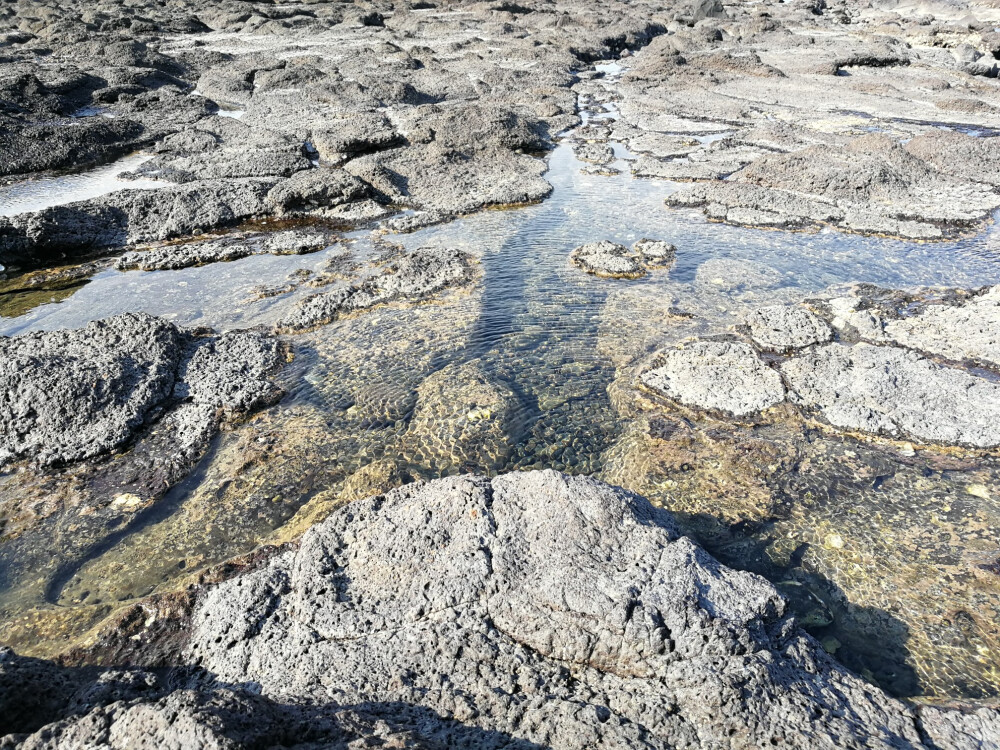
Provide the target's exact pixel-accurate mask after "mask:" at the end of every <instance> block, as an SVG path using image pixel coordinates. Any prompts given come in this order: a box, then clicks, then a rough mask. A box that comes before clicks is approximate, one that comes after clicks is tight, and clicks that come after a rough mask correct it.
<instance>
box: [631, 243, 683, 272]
mask: <svg viewBox="0 0 1000 750" xmlns="http://www.w3.org/2000/svg"><path fill="white" fill-rule="evenodd" d="M632 250H633V252H636V253H638V254H639V257H641V258H642V261H643V263H645V264H646V265H647V266H672V265H673V264H674V261H675V260H676V259H677V248H676V247H674V246H673V245H671V244H670V243H669V242H664V241H663V240H647V239H641V240H639V241H638V242H636V243H635V244H634V245H632Z"/></svg>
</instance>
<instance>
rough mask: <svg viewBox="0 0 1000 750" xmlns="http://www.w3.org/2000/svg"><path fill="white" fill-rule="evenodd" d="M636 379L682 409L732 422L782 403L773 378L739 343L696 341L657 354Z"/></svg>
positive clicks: (781, 391) (782, 391)
mask: <svg viewBox="0 0 1000 750" xmlns="http://www.w3.org/2000/svg"><path fill="white" fill-rule="evenodd" d="M641 379H642V383H643V384H644V385H645V386H647V387H648V388H651V389H653V390H654V391H656V392H657V393H660V394H662V395H664V396H666V397H668V398H671V399H674V400H676V401H680V402H681V403H682V404H686V405H688V406H697V407H699V408H702V409H714V410H718V411H723V412H727V413H729V414H733V415H734V416H737V417H741V416H747V415H749V414H753V413H755V412H759V411H761V410H763V409H767V408H768V407H771V406H774V405H775V404H777V403H779V402H781V401H783V400H784V398H785V387H784V386H783V385H782V384H781V377H780V376H779V375H778V373H777V372H776V371H775V370H772V369H771V368H770V367H768V366H767V365H765V364H764V363H763V362H762V361H761V360H760V359H759V358H758V357H757V354H756V352H754V350H753V348H751V347H750V346H749V345H747V344H744V343H740V342H726V341H696V342H694V343H691V344H686V345H684V346H683V347H679V348H677V349H668V350H666V351H662V352H660V353H659V354H658V355H657V357H656V359H655V360H654V367H653V369H651V370H648V371H647V372H645V373H643V374H642V376H641Z"/></svg>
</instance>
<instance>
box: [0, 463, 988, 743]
mask: <svg viewBox="0 0 1000 750" xmlns="http://www.w3.org/2000/svg"><path fill="white" fill-rule="evenodd" d="M184 658H185V659H186V660H189V661H190V662H191V663H192V664H193V665H196V667H194V668H192V669H190V670H188V671H187V673H186V674H187V678H186V679H185V678H184V673H179V674H178V675H177V676H176V677H175V678H174V679H173V682H174V683H175V684H174V685H167V684H166V683H165V681H162V680H160V679H158V678H157V676H156V675H155V674H152V673H149V672H144V671H142V670H107V671H103V672H98V671H97V670H94V671H91V672H89V673H88V672H87V671H85V670H77V671H72V670H64V669H62V668H59V667H55V666H53V665H51V664H47V663H45V662H39V661H38V660H31V659H22V658H20V657H17V656H15V655H14V654H12V653H11V652H9V651H6V652H4V653H3V654H2V658H0V684H3V686H4V687H5V688H6V689H5V690H4V691H3V695H4V696H5V698H4V700H5V701H6V704H7V706H8V707H11V708H13V707H16V708H17V710H16V711H12V712H5V715H9V716H11V717H12V719H11V720H10V723H9V725H8V727H6V728H5V731H6V730H10V731H13V732H20V733H22V734H21V735H12V736H10V737H8V738H7V740H5V742H6V743H8V744H11V743H12V742H17V741H20V742H23V746H24V747H31V748H45V747H56V746H59V745H60V743H65V742H71V741H72V742H77V743H80V744H90V743H97V742H106V743H108V744H110V745H111V746H115V747H117V746H120V745H124V743H127V742H135V741H138V740H139V738H144V737H150V738H151V737H154V736H155V737H156V739H157V741H158V743H160V744H165V743H169V742H173V743H178V744H185V743H190V742H198V743H202V744H208V743H212V744H215V743H218V744H219V745H220V746H225V747H232V746H235V747H246V746H250V745H252V744H254V743H260V742H273V741H275V740H274V739H273V738H274V737H275V736H276V735H277V734H281V736H285V735H284V734H283V733H281V730H282V729H285V728H287V729H289V730H290V729H291V727H298V728H299V730H298V731H292V732H291V739H292V742H291V745H292V746H299V745H301V744H302V743H316V742H322V743H324V744H326V745H327V746H332V747H348V746H354V745H348V742H349V741H350V740H352V739H357V738H365V739H366V741H367V742H368V743H369V744H370V743H371V742H372V741H376V738H383V739H391V740H392V741H393V742H395V743H396V745H397V746H400V747H410V746H419V747H439V746H440V747H444V746H455V745H456V744H458V745H461V746H463V747H481V748H487V747H489V748H495V747H500V746H503V747H517V748H525V749H527V748H535V747H553V748H593V747H602V748H603V747H622V746H626V745H627V746H629V747H645V748H671V747H677V746H686V747H695V748H699V747H704V748H709V747H731V746H740V747H760V746H763V745H767V746H773V747H786V748H798V747H803V746H805V745H808V746H809V747H817V748H859V749H860V748H868V747H902V746H905V747H912V748H935V747H950V748H956V749H960V750H961V749H964V748H969V749H970V750H971V749H972V748H981V747H984V746H988V745H989V743H990V742H995V741H996V740H997V739H998V738H1000V716H998V714H997V712H996V711H995V710H990V709H980V710H979V711H978V712H976V713H970V714H960V713H957V712H955V711H953V710H952V711H948V710H943V709H937V708H932V707H923V708H919V709H916V708H912V707H909V706H907V705H905V704H903V703H901V702H899V701H896V700H894V699H892V698H890V697H888V696H887V695H885V694H884V693H882V692H881V691H880V690H879V689H878V688H875V687H873V686H871V685H868V684H866V683H864V682H863V681H862V680H861V679H860V678H858V677H856V676H855V675H853V674H852V673H850V672H848V671H847V670H845V669H844V668H843V667H841V666H840V665H838V664H837V663H836V662H834V661H833V660H832V659H831V658H830V657H829V656H828V655H827V654H826V653H825V652H824V651H823V650H822V649H821V648H820V646H819V644H818V643H817V642H816V641H815V640H813V639H812V638H811V637H809V636H807V635H805V634H804V633H803V632H802V631H800V630H798V628H797V627H796V625H795V623H794V621H793V620H792V619H791V618H789V617H788V616H787V615H786V605H785V602H784V600H783V598H782V596H781V595H780V594H779V593H778V592H777V591H776V590H775V589H774V588H773V587H772V586H771V585H770V584H769V583H767V582H766V581H764V579H762V578H760V577H758V576H755V575H753V574H749V573H743V572H738V571H734V570H730V569H728V568H726V567H725V566H723V565H721V564H720V563H718V562H717V561H716V560H714V559H713V558H712V557H711V556H710V555H708V554H707V553H706V552H705V551H704V550H702V549H701V548H699V547H698V546H697V545H695V544H694V543H693V542H691V541H690V540H689V539H687V538H685V537H682V536H680V535H679V532H678V530H677V527H676V525H675V522H674V520H673V519H672V517H671V516H670V514H669V513H667V512H666V511H663V510H659V509H656V508H654V507H653V506H651V505H650V504H649V503H648V502H646V501H645V500H644V499H642V498H641V497H639V496H637V495H633V494H631V493H628V492H625V491H623V490H620V489H617V488H614V487H611V486H609V485H604V484H601V483H599V482H597V481H595V480H592V479H587V478H582V477H577V478H573V477H568V476H565V475H562V474H558V473H556V472H552V471H544V472H528V473H523V474H509V475H504V476H500V477H497V478H496V479H493V480H492V481H491V480H487V479H484V478H477V477H471V476H464V477H455V478H449V479H441V480H437V481H435V482H431V483H426V484H421V483H418V484H414V485H407V486H404V487H401V488H400V489H397V490H393V491H391V492H389V493H387V494H385V495H381V496H378V497H375V498H371V499H368V500H361V501H357V502H355V503H352V504H351V505H348V506H346V507H344V508H342V509H340V510H338V511H336V512H335V513H334V514H333V515H332V516H331V517H330V518H329V519H327V520H326V521H325V522H323V523H321V524H319V525H318V526H316V527H314V528H313V529H311V530H310V531H309V532H307V534H306V535H305V537H304V538H303V539H302V543H301V545H300V546H299V547H298V549H295V550H291V551H288V552H285V553H283V554H280V555H278V556H277V557H274V558H272V559H271V560H270V561H269V562H265V563H264V564H263V566H262V567H260V568H259V569H258V570H255V571H253V572H249V573H247V574H245V575H242V576H239V577H237V578H235V579H233V580H231V581H228V582H224V583H222V584H220V585H218V586H217V587H215V588H213V589H211V590H209V592H208V593H207V594H206V595H205V596H204V597H203V599H202V601H201V603H200V604H199V605H198V606H197V608H196V610H195V612H194V615H193V620H192V622H191V625H190V635H189V642H188V646H187V648H186V651H185V657H184ZM95 672H97V673H96V674H95ZM185 682H186V683H187V684H185ZM42 683H44V684H45V685H46V686H47V690H46V692H45V694H44V695H45V699H44V700H30V699H29V696H32V695H37V692H35V690H34V689H33V688H34V687H35V686H37V685H40V684H42ZM178 684H179V688H178V687H177V685H178ZM28 733H31V734H30V735H29V736H27V737H25V736H24V734H28ZM983 743H986V745H984V744H983ZM283 744H286V745H287V744H289V743H288V742H287V741H286V742H284V743H283Z"/></svg>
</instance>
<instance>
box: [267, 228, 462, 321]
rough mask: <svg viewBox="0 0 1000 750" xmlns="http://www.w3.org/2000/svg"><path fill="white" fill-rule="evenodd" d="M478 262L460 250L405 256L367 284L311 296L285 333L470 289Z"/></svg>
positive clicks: (294, 314)
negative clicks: (380, 307)
mask: <svg viewBox="0 0 1000 750" xmlns="http://www.w3.org/2000/svg"><path fill="white" fill-rule="evenodd" d="M475 277H476V262H475V260H474V259H473V258H472V256H471V255H469V254H468V253H465V252H463V251H460V250H449V249H434V248H422V249H420V250H414V251H413V252H411V253H407V254H406V255H403V256H401V257H400V258H398V259H396V260H394V261H392V262H391V263H389V265H388V266H387V267H386V269H385V272H384V273H383V274H381V275H378V276H372V277H370V278H368V279H366V280H364V281H361V282H358V283H355V284H352V285H350V286H346V287H341V288H339V289H335V290H334V291H331V292H323V293H321V294H316V295H313V296H311V297H307V298H306V299H304V300H303V301H302V302H301V303H299V305H298V307H297V308H296V309H295V310H294V311H293V312H292V313H290V314H289V315H288V316H287V317H286V318H285V319H284V320H282V321H281V322H280V323H279V324H278V327H279V329H281V330H286V331H296V330H305V329H309V328H316V327H318V326H321V325H325V324H326V323H330V322H332V321H334V320H336V319H337V318H338V317H339V316H341V315H347V314H350V313H353V312H359V311H362V310H368V309H371V308H373V307H376V306H378V305H384V304H388V303H390V302H409V303H416V302H424V301H427V300H429V299H431V298H432V297H433V296H434V295H437V294H440V293H442V292H444V291H446V290H449V289H461V288H463V287H466V286H468V285H469V284H470V283H471V282H472V280H473V279H474V278H475Z"/></svg>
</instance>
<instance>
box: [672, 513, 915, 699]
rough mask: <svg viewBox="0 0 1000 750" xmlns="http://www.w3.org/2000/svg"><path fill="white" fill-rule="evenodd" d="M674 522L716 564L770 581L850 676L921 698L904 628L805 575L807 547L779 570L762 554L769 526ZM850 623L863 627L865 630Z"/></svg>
mask: <svg viewBox="0 0 1000 750" xmlns="http://www.w3.org/2000/svg"><path fill="white" fill-rule="evenodd" d="M677 517H678V522H679V523H680V525H681V528H682V529H684V530H686V531H687V532H688V533H689V534H690V535H691V536H692V537H694V538H695V539H696V540H697V541H698V543H699V544H701V545H702V546H703V547H705V549H707V550H708V551H709V552H710V553H711V554H712V555H713V556H714V557H715V558H716V559H718V560H719V561H720V562H722V563H723V564H725V565H728V566H729V567H732V568H736V569H739V570H748V571H750V572H752V573H756V574H758V575H760V576H763V577H764V578H766V579H768V580H769V581H771V582H772V583H773V584H774V585H775V587H776V588H777V589H778V590H779V591H780V592H781V594H782V595H783V596H784V597H785V599H786V600H787V601H788V605H789V609H790V611H791V613H792V614H794V616H795V618H796V621H797V622H798V624H799V625H800V626H801V627H802V629H803V630H805V631H806V632H807V633H809V634H810V635H812V636H813V637H815V638H816V639H817V640H818V641H820V643H821V644H822V645H823V647H824V649H825V650H826V651H827V652H829V653H831V654H832V655H833V656H834V657H835V658H836V659H837V661H839V662H840V663H841V664H843V665H844V666H845V667H847V668H848V669H850V670H851V671H852V672H855V673H856V674H859V675H861V676H863V677H864V678H865V679H867V680H869V681H871V682H874V683H875V684H877V685H878V686H879V687H881V688H882V689H883V690H885V691H886V692H888V693H889V694H890V695H894V696H896V697H898V698H908V697H913V696H919V695H922V694H924V693H925V690H924V689H923V686H922V685H921V683H920V678H919V676H918V674H917V672H916V670H914V669H913V667H912V666H911V665H910V651H909V648H908V647H907V643H908V641H909V640H910V628H909V626H908V625H907V624H906V623H905V622H903V621H902V620H900V619H899V618H898V617H896V616H895V615H893V614H892V613H891V612H889V611H887V610H885V609H881V608H878V607H866V606H862V605H858V604H855V603H852V602H851V601H850V598H849V595H848V593H847V592H845V591H844V590H843V589H842V588H841V587H840V586H838V585H837V584H836V583H835V582H833V581H831V580H830V579H829V578H827V577H825V576H823V575H821V574H820V573H817V572H815V571H811V570H808V569H807V568H806V567H805V566H804V565H803V557H804V556H805V555H806V553H807V551H808V547H809V545H808V544H807V543H802V544H800V545H799V546H798V548H797V549H796V550H795V551H794V552H793V553H792V555H790V561H789V564H788V565H779V564H776V563H775V562H774V561H773V559H772V558H771V556H770V555H768V552H767V550H768V547H769V546H770V545H771V544H772V543H773V541H774V536H775V534H776V533H777V530H776V529H775V522H774V520H764V521H761V522H757V523H746V522H741V523H736V524H732V525H729V526H726V525H725V524H723V523H722V522H721V521H720V520H719V519H718V518H715V517H714V516H709V515H706V514H680V513H678V514H677ZM706 528H711V529H712V532H711V533H710V534H709V535H706V534H704V533H702V532H703V531H704V530H705V529H706ZM853 623H865V628H864V630H859V629H856V628H854V627H852V624H853Z"/></svg>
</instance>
